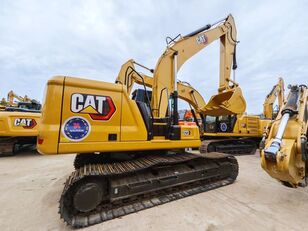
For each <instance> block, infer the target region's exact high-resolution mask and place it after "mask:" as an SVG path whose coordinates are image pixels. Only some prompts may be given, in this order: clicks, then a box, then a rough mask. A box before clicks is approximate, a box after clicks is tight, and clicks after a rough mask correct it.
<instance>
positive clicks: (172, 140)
mask: <svg viewBox="0 0 308 231" xmlns="http://www.w3.org/2000/svg"><path fill="white" fill-rule="evenodd" d="M216 39H220V50H221V52H220V54H221V59H220V65H221V69H220V83H219V89H218V94H217V95H215V96H213V97H212V98H211V99H210V101H209V103H208V104H206V105H204V107H202V110H203V111H204V112H206V113H208V114H210V115H217V114H219V115H228V114H237V113H242V112H244V111H245V105H246V104H245V100H244V98H243V97H242V93H241V89H240V88H239V86H238V85H237V84H236V83H234V82H233V81H232V80H230V78H229V76H230V71H231V70H230V68H229V67H230V66H231V64H232V62H233V60H234V58H235V57H234V56H235V46H236V28H235V24H234V19H233V17H232V16H231V15H229V16H228V17H227V18H226V19H224V20H222V21H220V22H218V23H216V24H215V25H206V26H205V27H202V28H200V29H198V30H197V31H194V32H192V33H189V34H188V35H186V36H181V35H179V36H177V37H176V38H167V48H166V50H165V51H164V53H163V54H162V55H161V57H160V59H159V60H158V62H157V65H156V67H155V69H154V70H152V72H153V78H152V83H153V84H152V91H151V93H149V92H148V90H147V89H146V83H145V80H144V78H143V76H142V74H140V73H139V72H137V71H136V70H135V69H134V68H132V67H130V66H128V67H127V68H126V69H125V68H123V66H122V69H121V71H120V74H119V75H120V77H119V78H118V79H119V80H122V81H117V83H114V84H113V83H106V82H101V81H92V80H87V79H80V78H72V77H67V76H57V77H54V78H52V79H51V80H49V81H48V84H47V89H46V97H45V102H44V107H43V110H42V121H41V125H40V127H39V136H38V150H39V152H41V153H42V154H68V153H78V155H77V156H76V159H75V168H76V170H75V171H74V172H73V173H72V174H71V175H70V176H69V178H68V179H67V181H66V183H65V186H64V190H63V192H62V195H61V198H60V211H59V212H60V215H61V217H62V218H63V219H64V221H65V222H66V223H67V224H69V225H71V226H72V227H75V228H79V227H86V226H89V225H93V224H96V223H99V222H103V221H105V220H110V219H113V218H116V217H119V216H123V215H125V214H129V213H133V212H136V211H139V210H142V209H146V208H150V207H153V206H155V205H159V204H162V203H166V202H169V201H172V200H176V199H180V198H183V197H185V196H189V195H193V194H196V193H199V192H204V191H207V190H210V189H214V188H217V187H221V186H225V185H227V184H231V183H233V182H234V181H235V179H236V177H237V174H238V163H237V161H236V158H235V157H233V156H230V155H227V154H222V153H216V152H214V153H208V154H206V155H195V154H192V153H189V152H186V151H185V148H197V147H199V146H200V143H201V142H200V134H199V128H198V126H197V125H189V126H187V125H179V123H178V113H177V112H178V97H180V96H179V94H178V91H179V90H180V89H179V88H178V84H177V72H178V70H179V69H180V67H181V66H182V65H183V64H184V63H185V61H186V60H187V59H189V58H191V57H192V56H193V55H195V54H196V53H197V52H199V51H200V50H202V49H203V48H205V47H206V46H208V45H209V44H210V43H211V42H213V41H214V40H216ZM122 70H123V71H122ZM134 76H135V77H137V78H139V79H140V80H141V82H142V86H143V89H139V90H137V91H135V93H134V94H132V98H130V95H129V94H128V92H129V91H128V89H129V88H130V83H131V82H132V79H133V78H134ZM183 86H184V87H185V84H184V85H183ZM150 98H151V100H150ZM234 102H236V103H234Z"/></svg>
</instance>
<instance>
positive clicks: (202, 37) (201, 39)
mask: <svg viewBox="0 0 308 231" xmlns="http://www.w3.org/2000/svg"><path fill="white" fill-rule="evenodd" d="M196 41H197V43H198V44H204V45H205V44H207V42H208V39H207V36H206V35H205V34H201V35H198V37H197V38H196Z"/></svg>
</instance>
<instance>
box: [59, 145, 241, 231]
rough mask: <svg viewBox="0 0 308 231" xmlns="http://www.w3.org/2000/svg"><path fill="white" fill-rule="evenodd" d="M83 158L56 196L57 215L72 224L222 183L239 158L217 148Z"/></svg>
mask: <svg viewBox="0 0 308 231" xmlns="http://www.w3.org/2000/svg"><path fill="white" fill-rule="evenodd" d="M88 155H89V154H88ZM90 155H91V154H90ZM85 156H87V155H85ZM86 159H87V158H79V159H76V160H77V161H75V166H76V167H78V166H79V167H80V168H78V169H77V170H76V171H74V172H73V173H72V174H71V176H70V177H69V178H68V179H67V181H66V183H65V187H64V190H63V193H62V195H61V199H60V214H61V217H62V218H63V219H64V220H65V222H66V223H67V224H68V225H71V226H72V227H74V228H81V227H86V226H89V225H94V224H97V223H100V222H104V221H106V220H110V219H113V218H117V217H120V216H124V215H126V214H129V213H134V212H137V211H140V210H143V209H147V208H151V207H153V206H156V205H160V204H163V203H167V202H170V201H173V200H177V199H180V198H183V197H186V196H190V195H194V194H197V193H200V192H205V191H208V190H211V189H214V188H218V187H221V186H225V185H228V184H231V183H233V182H234V181H235V179H236V177H237V175H238V163H237V160H236V159H235V158H234V157H233V156H229V155H226V154H221V153H209V154H206V155H205V156H201V155H195V154H191V153H187V152H184V151H183V152H181V153H177V154H167V155H166V154H165V155H161V154H148V155H143V156H142V157H139V158H134V159H132V160H126V161H120V162H114V163H108V161H104V159H103V158H100V157H97V158H96V162H97V163H94V162H93V158H91V157H90V158H88V159H91V160H92V162H91V164H87V161H86ZM99 162H100V163H99Z"/></svg>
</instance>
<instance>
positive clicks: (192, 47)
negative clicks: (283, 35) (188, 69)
mask: <svg viewBox="0 0 308 231" xmlns="http://www.w3.org/2000/svg"><path fill="white" fill-rule="evenodd" d="M210 28H211V25H207V26H205V27H202V28H200V29H199V30H197V31H194V32H192V33H190V34H188V35H186V36H184V37H180V38H179V39H178V40H175V39H171V40H170V42H169V43H168V46H167V49H166V50H165V52H164V53H163V54H162V56H161V57H160V58H159V60H158V62H157V64H156V67H155V69H154V82H153V93H152V95H153V96H152V110H153V114H154V116H157V117H164V116H165V113H166V109H167V105H168V97H167V95H166V94H161V92H162V91H163V90H164V89H166V88H167V89H168V92H169V93H170V94H171V93H174V94H175V95H177V91H178V89H177V84H176V83H177V77H176V75H177V72H178V71H179V69H180V68H181V66H182V65H183V64H184V63H185V62H186V61H187V60H188V59H190V58H191V57H192V56H194V55H195V54H197V53H198V52H199V51H201V50H202V49H204V48H205V47H207V46H208V45H209V44H211V43H212V42H213V41H215V40H216V39H220V78H219V88H218V95H220V96H219V97H216V98H215V97H214V98H212V99H211V100H210V101H212V103H211V102H209V105H208V106H209V107H204V108H203V111H204V112H205V113H207V114H233V113H241V112H244V111H245V107H246V103H245V100H244V99H243V97H241V92H240V89H239V88H237V84H236V83H232V84H231V85H232V86H230V82H231V80H230V73H231V64H232V62H233V59H234V57H235V47H236V43H237V41H236V27H235V23H234V19H233V17H232V15H229V16H228V17H227V18H226V19H225V20H224V22H223V23H222V24H220V25H218V26H217V27H215V28H213V29H210ZM233 64H234V68H235V67H236V63H235V62H233ZM232 88H236V89H238V91H237V92H236V93H237V94H235V95H237V97H236V99H237V104H236V105H237V106H236V107H237V108H232V102H228V100H229V99H230V98H231V97H232V96H233V95H234V94H233V92H232V93H231V94H226V95H224V93H225V92H228V91H229V90H231V89H232ZM234 99H235V98H234ZM214 101H215V102H214ZM228 107H229V108H228ZM219 109H220V110H219ZM228 109H230V110H228Z"/></svg>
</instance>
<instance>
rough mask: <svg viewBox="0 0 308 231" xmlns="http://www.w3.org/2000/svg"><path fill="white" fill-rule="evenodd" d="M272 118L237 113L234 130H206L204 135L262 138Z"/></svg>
mask: <svg viewBox="0 0 308 231" xmlns="http://www.w3.org/2000/svg"><path fill="white" fill-rule="evenodd" d="M271 122H272V121H271V120H267V119H261V118H260V117H259V116H254V115H237V119H236V123H235V125H234V128H233V130H232V132H216V133H215V132H204V133H203V135H204V136H212V137H226V136H230V137H259V138H261V137H262V135H263V133H264V131H265V129H266V128H267V126H268V125H269V124H270V123H271Z"/></svg>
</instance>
